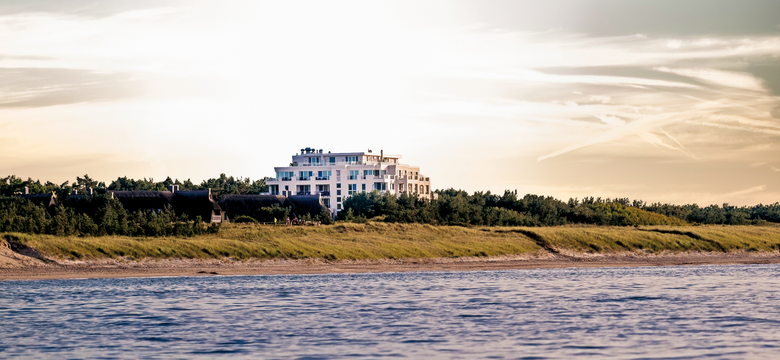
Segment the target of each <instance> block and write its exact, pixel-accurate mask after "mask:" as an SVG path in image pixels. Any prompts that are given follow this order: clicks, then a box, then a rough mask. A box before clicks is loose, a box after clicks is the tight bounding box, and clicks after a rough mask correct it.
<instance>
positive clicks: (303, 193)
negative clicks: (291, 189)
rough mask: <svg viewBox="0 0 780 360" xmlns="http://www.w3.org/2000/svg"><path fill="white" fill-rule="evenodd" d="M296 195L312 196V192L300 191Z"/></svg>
mask: <svg viewBox="0 0 780 360" xmlns="http://www.w3.org/2000/svg"><path fill="white" fill-rule="evenodd" d="M295 195H311V191H298V192H296V193H295Z"/></svg>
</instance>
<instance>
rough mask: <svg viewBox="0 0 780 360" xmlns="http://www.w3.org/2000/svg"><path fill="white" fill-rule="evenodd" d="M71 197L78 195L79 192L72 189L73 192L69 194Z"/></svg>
mask: <svg viewBox="0 0 780 360" xmlns="http://www.w3.org/2000/svg"><path fill="white" fill-rule="evenodd" d="M70 194H71V195H78V194H79V191H78V190H76V189H73V191H72V192H71V193H70Z"/></svg>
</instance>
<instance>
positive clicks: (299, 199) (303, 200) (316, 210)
mask: <svg viewBox="0 0 780 360" xmlns="http://www.w3.org/2000/svg"><path fill="white" fill-rule="evenodd" d="M287 204H289V205H290V206H292V209H293V213H294V214H296V215H298V216H302V215H304V214H311V215H312V216H314V215H319V214H320V213H322V211H323V210H328V207H327V206H325V204H323V203H322V198H320V196H319V195H293V196H288V197H287V202H286V203H285V205H287Z"/></svg>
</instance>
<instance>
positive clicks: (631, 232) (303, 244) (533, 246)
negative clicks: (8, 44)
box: [0, 222, 780, 260]
mask: <svg viewBox="0 0 780 360" xmlns="http://www.w3.org/2000/svg"><path fill="white" fill-rule="evenodd" d="M0 239H5V240H8V241H13V242H19V243H23V244H25V245H28V246H32V247H35V248H36V249H37V250H38V251H40V252H41V253H43V254H44V255H46V256H47V257H49V258H53V259H79V260H92V259H101V258H114V259H133V260H138V259H144V258H152V259H167V258H184V259H209V258H218V259H224V258H231V259H237V260H245V259H250V258H259V259H306V258H320V259H325V260H339V259H381V258H390V259H399V258H431V257H463V256H495V255H508V254H523V253H528V252H533V251H537V250H540V249H543V248H545V249H548V250H551V251H554V252H556V251H560V250H569V251H573V252H582V253H613V252H621V251H634V252H650V253H659V252H662V251H671V252H681V251H705V252H708V251H709V252H734V251H777V250H780V227H757V226H643V227H603V226H560V227H542V228H504V227H493V228H465V227H456V226H431V225H420V224H388V223H379V222H376V223H374V222H369V223H367V224H350V223H345V224H337V225H330V226H320V227H286V226H264V225H256V224H230V225H227V226H224V227H223V229H222V231H220V232H219V234H214V235H201V236H195V237H190V238H179V237H149V238H134V237H124V236H102V237H57V236H50V235H29V234H19V233H5V234H0Z"/></svg>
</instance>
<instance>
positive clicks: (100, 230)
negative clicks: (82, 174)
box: [0, 195, 219, 236]
mask: <svg viewBox="0 0 780 360" xmlns="http://www.w3.org/2000/svg"><path fill="white" fill-rule="evenodd" d="M218 231H219V225H218V224H212V225H211V226H208V227H207V226H206V225H205V224H204V223H203V222H202V221H201V219H200V218H199V217H198V218H195V219H192V221H191V220H190V219H188V218H187V216H186V215H182V216H178V217H177V216H176V214H175V213H174V212H173V210H172V209H171V208H170V206H168V207H166V208H165V209H162V211H152V210H147V211H137V212H134V213H129V212H128V211H126V210H125V208H124V207H122V204H121V203H120V202H119V200H117V199H113V198H111V197H110V196H105V195H97V196H91V197H86V198H83V199H80V200H79V201H78V203H77V204H76V206H74V207H69V208H66V207H64V206H62V205H59V206H57V207H56V208H54V209H51V210H50V211H47V210H46V209H44V208H43V207H42V206H37V205H34V204H33V203H32V202H30V201H28V200H26V199H22V198H17V197H4V196H0V232H23V233H29V234H50V235H58V236H104V235H126V236H173V235H175V236H194V235H202V234H206V233H216V232H218Z"/></svg>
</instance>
